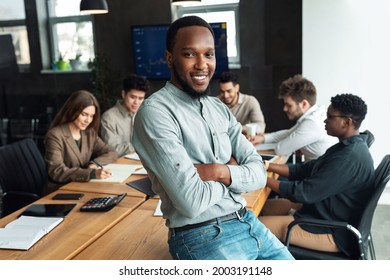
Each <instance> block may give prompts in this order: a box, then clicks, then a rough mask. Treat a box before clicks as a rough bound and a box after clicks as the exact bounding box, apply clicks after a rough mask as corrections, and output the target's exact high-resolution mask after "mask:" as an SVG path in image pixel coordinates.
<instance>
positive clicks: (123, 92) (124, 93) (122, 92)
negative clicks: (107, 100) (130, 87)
mask: <svg viewBox="0 0 390 280" xmlns="http://www.w3.org/2000/svg"><path fill="white" fill-rule="evenodd" d="M121 96H122V99H125V96H126V92H125V91H124V90H123V89H122V91H121Z"/></svg>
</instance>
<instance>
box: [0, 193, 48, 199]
mask: <svg viewBox="0 0 390 280" xmlns="http://www.w3.org/2000/svg"><path fill="white" fill-rule="evenodd" d="M7 196H27V197H31V198H36V199H38V198H40V196H39V195H37V194H36V193H29V192H19V191H8V192H5V193H3V197H7Z"/></svg>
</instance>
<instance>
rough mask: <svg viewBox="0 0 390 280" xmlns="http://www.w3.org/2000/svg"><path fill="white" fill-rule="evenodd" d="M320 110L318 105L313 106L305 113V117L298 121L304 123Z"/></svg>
mask: <svg viewBox="0 0 390 280" xmlns="http://www.w3.org/2000/svg"><path fill="white" fill-rule="evenodd" d="M317 110H318V105H317V104H314V105H313V106H311V107H310V108H309V110H307V111H306V112H305V113H303V115H302V116H301V117H300V118H299V119H298V121H297V122H298V123H300V122H302V121H303V120H304V119H306V118H307V117H308V116H310V115H311V114H313V113H314V112H316V111H317Z"/></svg>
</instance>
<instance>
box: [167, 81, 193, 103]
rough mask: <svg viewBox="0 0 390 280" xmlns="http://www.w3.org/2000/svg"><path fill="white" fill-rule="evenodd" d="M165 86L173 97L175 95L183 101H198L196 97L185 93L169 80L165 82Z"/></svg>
mask: <svg viewBox="0 0 390 280" xmlns="http://www.w3.org/2000/svg"><path fill="white" fill-rule="evenodd" d="M165 88H166V89H167V90H168V91H169V92H170V93H172V94H173V95H174V96H175V97H177V98H178V99H180V100H182V101H183V102H186V103H194V104H197V103H198V101H199V99H198V98H196V99H194V98H192V97H191V96H190V95H189V94H188V93H186V92H185V91H182V90H181V89H179V88H178V87H177V86H175V85H174V84H172V83H171V82H170V81H167V82H166V84H165Z"/></svg>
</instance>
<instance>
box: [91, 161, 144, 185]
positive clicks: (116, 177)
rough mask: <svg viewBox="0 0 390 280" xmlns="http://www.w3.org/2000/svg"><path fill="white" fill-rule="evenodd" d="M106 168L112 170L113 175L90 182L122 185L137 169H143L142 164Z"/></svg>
mask: <svg viewBox="0 0 390 280" xmlns="http://www.w3.org/2000/svg"><path fill="white" fill-rule="evenodd" d="M104 168H107V169H111V171H112V174H111V176H110V177H108V178H106V179H92V180H90V182H112V183H122V182H123V181H125V180H126V179H127V178H128V177H129V176H130V175H131V174H133V173H134V171H136V170H137V169H140V168H142V165H140V164H113V163H112V164H107V165H105V166H104Z"/></svg>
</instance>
